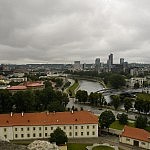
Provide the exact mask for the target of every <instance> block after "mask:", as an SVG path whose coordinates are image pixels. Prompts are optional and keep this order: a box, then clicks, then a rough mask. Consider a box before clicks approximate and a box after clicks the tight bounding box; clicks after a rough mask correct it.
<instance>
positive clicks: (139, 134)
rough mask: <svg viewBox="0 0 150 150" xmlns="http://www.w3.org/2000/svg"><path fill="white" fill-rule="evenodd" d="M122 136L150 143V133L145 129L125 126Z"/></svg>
mask: <svg viewBox="0 0 150 150" xmlns="http://www.w3.org/2000/svg"><path fill="white" fill-rule="evenodd" d="M121 136H125V137H129V138H132V139H137V140H140V141H146V142H150V133H149V132H148V131H145V130H144V129H139V128H133V127H129V126H125V127H124V131H123V132H122V134H121Z"/></svg>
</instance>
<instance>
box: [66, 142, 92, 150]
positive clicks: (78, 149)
mask: <svg viewBox="0 0 150 150" xmlns="http://www.w3.org/2000/svg"><path fill="white" fill-rule="evenodd" d="M89 145H90V144H79V143H68V144H67V148H68V150H86V147H87V146H89Z"/></svg>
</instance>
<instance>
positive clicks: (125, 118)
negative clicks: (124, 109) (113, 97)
mask: <svg viewBox="0 0 150 150" xmlns="http://www.w3.org/2000/svg"><path fill="white" fill-rule="evenodd" d="M119 123H120V124H127V123H128V115H126V114H124V113H122V114H121V115H120V116H119Z"/></svg>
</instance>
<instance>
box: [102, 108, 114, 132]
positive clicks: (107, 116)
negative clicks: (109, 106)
mask: <svg viewBox="0 0 150 150" xmlns="http://www.w3.org/2000/svg"><path fill="white" fill-rule="evenodd" d="M114 121H115V115H114V114H113V113H112V111H110V110H108V111H107V110H106V111H104V112H102V113H101V115H100V117H99V124H100V126H101V128H108V130H109V126H110V125H111V124H112V123H113V122H114Z"/></svg>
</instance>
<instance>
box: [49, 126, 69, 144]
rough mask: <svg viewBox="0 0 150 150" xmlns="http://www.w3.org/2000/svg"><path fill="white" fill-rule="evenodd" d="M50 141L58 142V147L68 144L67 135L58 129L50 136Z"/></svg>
mask: <svg viewBox="0 0 150 150" xmlns="http://www.w3.org/2000/svg"><path fill="white" fill-rule="evenodd" d="M49 141H50V142H56V144H57V145H61V144H65V143H66V142H68V138H67V135H66V133H65V132H64V131H63V130H61V129H60V128H59V127H58V128H57V129H56V130H54V132H53V133H51V134H50V138H49Z"/></svg>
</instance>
